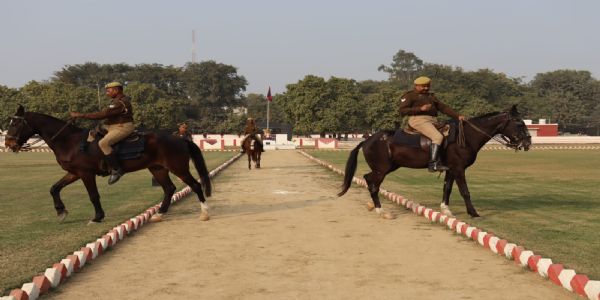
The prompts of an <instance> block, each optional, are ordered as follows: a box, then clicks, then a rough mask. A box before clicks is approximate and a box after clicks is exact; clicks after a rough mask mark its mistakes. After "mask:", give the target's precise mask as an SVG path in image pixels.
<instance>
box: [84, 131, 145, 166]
mask: <svg viewBox="0 0 600 300" xmlns="http://www.w3.org/2000/svg"><path fill="white" fill-rule="evenodd" d="M106 133H107V130H106V129H105V128H98V127H97V128H94V129H92V130H89V131H88V134H89V136H91V137H93V138H94V143H97V142H98V141H99V140H100V139H101V138H103V137H104V136H105V135H106ZM88 134H84V135H83V140H82V141H81V147H80V150H81V152H87V150H88V146H89V143H88V141H87V138H88ZM145 144H146V137H145V134H144V133H143V132H139V131H137V130H136V131H134V132H132V133H131V134H130V135H129V136H127V137H126V138H124V139H122V140H121V141H120V142H118V143H116V144H114V145H113V146H112V147H113V151H116V152H117V157H118V158H119V159H120V160H128V159H136V158H139V157H140V156H142V153H144V149H145Z"/></svg>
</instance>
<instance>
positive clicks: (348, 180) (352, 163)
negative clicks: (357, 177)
mask: <svg viewBox="0 0 600 300" xmlns="http://www.w3.org/2000/svg"><path fill="white" fill-rule="evenodd" d="M364 142H365V141H362V142H360V143H359V144H358V145H357V146H356V147H355V148H354V150H352V151H351V152H350V156H348V161H347V162H346V171H345V175H344V183H343V184H342V191H341V192H339V193H338V194H337V195H338V197H340V196H342V195H344V194H345V193H346V192H347V191H348V189H349V188H350V185H351V184H352V178H353V177H354V173H355V172H356V166H357V165H358V164H357V158H358V151H359V150H360V148H361V147H362V146H363V143H364Z"/></svg>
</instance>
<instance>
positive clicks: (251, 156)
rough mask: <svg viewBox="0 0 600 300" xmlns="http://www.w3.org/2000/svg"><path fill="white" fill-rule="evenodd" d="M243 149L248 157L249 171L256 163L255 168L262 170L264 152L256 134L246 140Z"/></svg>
mask: <svg viewBox="0 0 600 300" xmlns="http://www.w3.org/2000/svg"><path fill="white" fill-rule="evenodd" d="M242 149H244V151H245V152H246V155H248V170H250V169H252V162H254V167H255V168H257V169H260V156H261V154H262V151H263V145H262V142H261V141H259V140H258V138H256V135H255V134H251V135H250V136H248V138H246V139H245V140H244V143H242Z"/></svg>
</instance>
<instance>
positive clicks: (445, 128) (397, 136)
mask: <svg viewBox="0 0 600 300" xmlns="http://www.w3.org/2000/svg"><path fill="white" fill-rule="evenodd" d="M456 125H457V124H456V123H455V122H440V123H434V126H435V128H436V129H437V130H438V131H439V132H440V133H441V134H442V135H443V136H444V141H443V142H442V147H443V148H446V147H447V146H448V144H450V143H454V142H456V131H457V126H456ZM392 143H393V144H396V145H404V146H409V147H413V148H421V149H423V151H425V152H429V146H430V145H431V139H429V138H428V137H426V136H424V135H422V134H421V133H419V132H418V131H417V130H415V129H414V128H412V127H411V126H410V125H408V124H407V125H406V128H401V129H398V130H396V132H395V133H394V138H393V139H392Z"/></svg>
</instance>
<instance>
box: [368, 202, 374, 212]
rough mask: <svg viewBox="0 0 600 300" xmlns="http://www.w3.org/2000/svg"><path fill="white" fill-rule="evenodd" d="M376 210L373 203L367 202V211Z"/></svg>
mask: <svg viewBox="0 0 600 300" xmlns="http://www.w3.org/2000/svg"><path fill="white" fill-rule="evenodd" d="M373 209H375V204H373V202H367V210H369V211H372V210H373Z"/></svg>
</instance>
